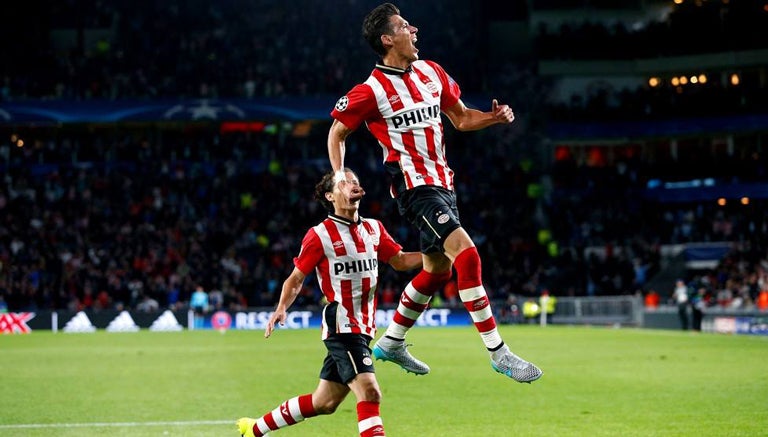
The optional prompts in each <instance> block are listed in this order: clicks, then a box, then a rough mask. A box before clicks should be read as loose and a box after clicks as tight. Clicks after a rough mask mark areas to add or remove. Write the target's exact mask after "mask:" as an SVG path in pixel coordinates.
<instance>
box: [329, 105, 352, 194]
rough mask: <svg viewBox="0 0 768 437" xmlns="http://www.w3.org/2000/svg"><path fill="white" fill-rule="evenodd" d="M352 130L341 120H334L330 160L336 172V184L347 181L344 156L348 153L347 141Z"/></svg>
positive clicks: (330, 134)
mask: <svg viewBox="0 0 768 437" xmlns="http://www.w3.org/2000/svg"><path fill="white" fill-rule="evenodd" d="M351 133H352V129H350V128H348V127H347V126H345V125H344V123H342V122H340V121H339V120H334V121H333V124H332V125H331V129H330V130H329V131H328V159H329V160H330V161H331V168H332V169H333V172H334V182H335V183H336V184H338V183H339V182H343V181H345V180H346V175H345V173H344V154H345V153H346V140H347V137H348V136H349V134H351Z"/></svg>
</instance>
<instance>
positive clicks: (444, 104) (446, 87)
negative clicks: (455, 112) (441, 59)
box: [427, 61, 461, 109]
mask: <svg viewBox="0 0 768 437" xmlns="http://www.w3.org/2000/svg"><path fill="white" fill-rule="evenodd" d="M427 62H428V63H429V65H430V66H431V67H432V68H433V69H434V70H435V72H436V73H437V75H438V77H440V83H442V85H443V93H442V94H441V95H440V109H446V108H450V107H451V106H453V105H455V104H456V102H458V101H459V99H460V98H461V88H460V87H459V84H458V83H456V81H455V80H453V78H452V77H451V76H450V75H449V74H448V73H446V72H445V70H443V67H441V66H440V64H438V63H436V62H433V61H427Z"/></svg>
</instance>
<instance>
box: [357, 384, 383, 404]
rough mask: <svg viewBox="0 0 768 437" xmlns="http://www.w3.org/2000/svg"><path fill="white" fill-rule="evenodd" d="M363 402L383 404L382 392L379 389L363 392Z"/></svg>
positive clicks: (372, 388) (368, 389) (369, 389)
mask: <svg viewBox="0 0 768 437" xmlns="http://www.w3.org/2000/svg"><path fill="white" fill-rule="evenodd" d="M360 400H361V401H368V402H375V403H377V404H380V403H381V390H379V388H378V387H368V388H366V389H365V390H364V391H363V399H360Z"/></svg>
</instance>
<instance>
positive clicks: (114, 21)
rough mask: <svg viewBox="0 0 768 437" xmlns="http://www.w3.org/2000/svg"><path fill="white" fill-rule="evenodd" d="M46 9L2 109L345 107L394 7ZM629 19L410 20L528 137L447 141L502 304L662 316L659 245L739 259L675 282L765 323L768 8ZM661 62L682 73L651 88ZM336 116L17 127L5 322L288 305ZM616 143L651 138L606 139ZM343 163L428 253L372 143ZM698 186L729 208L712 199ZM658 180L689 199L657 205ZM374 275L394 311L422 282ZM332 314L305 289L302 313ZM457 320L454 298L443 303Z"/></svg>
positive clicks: (382, 212)
mask: <svg viewBox="0 0 768 437" xmlns="http://www.w3.org/2000/svg"><path fill="white" fill-rule="evenodd" d="M33 3H34V2H30V4H29V5H26V6H25V5H21V6H20V7H19V9H17V10H16V11H14V12H13V14H16V16H17V17H20V18H23V17H27V19H19V20H15V21H14V20H10V21H11V23H10V24H9V25H8V26H5V29H4V30H2V32H3V38H2V42H0V49H1V50H2V52H1V53H0V55H2V56H3V59H6V60H9V59H12V60H13V62H3V64H2V65H0V110H2V107H3V104H4V103H9V102H13V103H18V102H35V101H50V100H62V101H66V102H74V103H73V104H76V102H82V101H98V100H119V99H142V100H152V99H158V98H209V99H227V98H237V99H259V98H263V97H277V98H279V97H296V96H306V97H317V96H333V98H332V99H331V100H330V102H331V105H332V103H333V102H334V101H335V98H338V97H339V96H341V95H343V94H344V93H345V92H346V91H347V90H348V89H349V88H351V87H352V86H353V85H354V84H356V83H358V82H361V81H363V80H364V79H365V78H366V77H367V75H368V73H369V72H370V70H371V68H372V66H373V64H374V62H375V61H376V58H375V56H374V55H373V53H372V51H371V50H370V49H369V48H368V47H367V45H366V44H365V42H364V41H363V40H362V37H361V36H360V24H361V21H362V17H363V16H364V14H365V13H366V12H367V11H368V10H370V9H371V8H372V7H373V6H375V5H376V4H378V2H372V1H363V0H333V1H326V2H316V1H313V0H290V1H287V2H275V1H268V0H252V1H248V2H245V1H240V0H222V1H217V2H209V1H203V0H169V1H163V2H153V1H147V0H134V1H131V2H127V1H119V0H115V1H107V0H102V1H98V2H84V1H81V0H63V1H51V2H48V3H49V4H48V5H47V8H44V9H43V10H44V11H45V12H44V13H43V14H42V16H41V15H39V14H37V15H34V17H35V19H34V20H32V19H29V17H28V16H27V15H25V14H28V15H31V14H35V13H36V12H35V11H38V9H35V11H32V8H33V7H36V6H33ZM86 3H87V4H86ZM621 3H622V7H617V6H616V4H615V2H611V1H602V2H601V1H595V0H592V1H588V0H581V1H577V0H571V1H562V0H561V1H557V0H548V1H529V2H527V3H526V2H521V5H518V6H514V7H503V8H502V6H503V4H505V2H501V1H487V2H463V1H458V0H447V1H425V2H422V3H420V4H419V5H418V6H416V5H405V4H402V5H399V6H400V7H401V8H402V10H403V15H404V16H405V17H406V18H407V19H408V20H409V21H410V22H411V23H413V24H415V25H416V26H417V27H419V29H420V32H419V47H420V50H421V55H422V57H423V58H426V59H431V60H435V61H437V62H438V63H440V64H441V65H443V66H444V67H445V68H446V70H447V71H448V72H449V73H450V74H451V75H452V76H453V77H454V78H455V79H456V81H457V82H458V83H459V84H460V85H461V87H462V90H463V93H464V94H465V95H466V96H468V101H469V97H470V96H481V97H482V98H483V99H479V100H478V101H479V102H480V104H478V105H477V106H478V107H479V109H484V110H487V109H488V108H489V107H490V98H487V99H485V97H486V96H490V97H493V98H499V99H500V100H501V101H502V102H505V103H508V104H510V106H512V107H513V108H514V110H515V112H516V114H517V117H518V119H517V121H516V122H515V123H514V124H513V125H510V126H496V127H492V128H489V129H486V130H483V131H480V132H474V133H457V132H455V131H454V130H453V128H452V126H450V124H449V123H448V124H446V128H445V129H446V134H447V139H446V142H447V152H448V157H449V162H450V163H451V164H452V167H453V168H454V170H455V172H456V176H457V178H456V189H457V193H458V198H459V210H460V211H461V213H462V217H461V219H462V223H463V225H464V226H465V228H467V229H468V231H469V233H470V234H471V235H472V236H473V239H474V241H475V242H476V244H477V245H478V247H479V250H480V252H481V256H482V259H483V263H484V269H483V272H484V281H485V284H486V287H487V289H488V293H489V296H491V297H492V298H493V299H496V300H504V301H512V300H514V299H516V298H518V297H531V296H539V295H540V294H541V293H542V291H544V290H546V291H548V292H549V293H552V294H553V295H556V296H584V295H589V296H600V295H617V294H641V295H648V294H649V293H651V292H653V293H656V294H659V295H661V298H662V299H663V301H665V302H672V300H671V299H672V292H673V289H674V286H675V284H674V281H668V282H661V283H654V282H653V278H654V277H655V275H657V274H659V273H661V272H662V271H663V270H664V268H665V267H666V264H667V261H665V254H664V247H669V246H675V245H684V244H687V243H701V242H718V241H724V242H729V243H731V244H732V245H731V250H730V251H729V252H728V253H727V254H726V255H725V256H724V257H723V258H722V259H721V260H719V262H718V263H717V265H716V267H712V268H708V269H700V270H695V271H694V270H688V271H687V272H686V274H685V276H686V277H685V281H686V283H688V284H689V286H690V288H691V290H692V291H691V293H692V294H696V295H698V293H699V291H698V290H700V289H703V292H702V296H704V299H706V302H707V304H708V305H711V306H721V307H741V308H746V307H752V306H754V305H755V304H756V301H757V300H758V295H759V294H760V293H761V292H762V291H768V240H767V239H766V235H768V212H766V211H768V208H766V198H768V191H766V190H764V189H763V190H762V191H761V189H760V187H763V186H768V185H761V184H768V172H767V171H768V159H767V158H766V150H765V149H766V147H767V145H766V138H768V137H767V136H766V133H767V132H768V127H767V125H766V124H762V125H761V121H760V120H765V118H759V117H761V116H762V117H765V115H766V114H768V55H767V54H768V2H767V1H765V0H730V1H728V0H720V1H714V0H709V1H708V0H698V1H692V0H684V1H683V0H675V1H672V0H669V1H642V0H637V1H628V2H621ZM499 11H504V12H499ZM579 17H581V18H579ZM605 17H613V18H605ZM616 17H618V18H616ZM622 17H625V19H623V20H622V19H621V18H622ZM19 35H23V38H19ZM518 36H519V37H520V38H519V40H520V41H522V42H519V43H517V45H516V44H515V40H516V39H518V38H517V37H518ZM681 57H682V59H683V61H680V59H681ZM668 59H673V60H675V59H676V60H677V61H675V62H678V63H679V64H680V65H688V66H690V67H689V68H688V71H681V72H680V73H676V72H674V71H672V70H671V69H664V68H660V67H656V68H657V69H656V70H653V65H657V66H658V65H664V64H667V63H669V62H668V61H667V60H668ZM723 59H725V61H723ZM672 63H673V64H674V62H672ZM638 65H639V66H640V67H638ZM643 65H645V67H643ZM648 65H650V66H648ZM627 68H636V69H637V68H639V70H637V71H635V70H633V71H634V72H633V73H632V74H629V73H627V72H626V69H627ZM638 71H639V72H638ZM683 82H685V83H683ZM472 101H473V102H474V101H475V100H474V99H473V100H472ZM483 104H485V105H487V107H480V106H481V105H483ZM330 109H331V107H330V106H329V107H328V112H330ZM0 114H1V113H0ZM329 120H330V118H328V119H325V120H313V121H312V123H311V125H310V126H311V127H310V128H308V129H306V130H305V131H303V132H302V133H301V134H300V135H299V134H296V131H295V130H292V129H288V128H283V126H284V124H283V121H281V120H269V121H268V123H271V124H268V125H269V126H271V128H268V129H262V130H259V131H249V132H240V131H231V130H228V129H224V128H223V124H222V123H220V122H219V121H215V120H214V121H210V122H189V123H184V122H174V123H161V122H158V123H122V124H121V123H112V124H88V123H75V124H66V123H63V124H61V123H60V124H45V125H34V124H23V123H14V122H13V121H9V120H5V122H4V123H3V124H2V125H0V130H1V131H2V134H3V136H2V137H0V169H1V170H2V173H1V174H2V180H0V301H1V302H2V305H3V306H5V307H6V308H7V309H8V310H11V311H22V310H31V311H34V310H36V309H72V310H78V309H94V310H98V309H104V308H109V309H114V308H132V309H142V308H143V309H149V310H152V309H156V308H183V307H185V306H187V305H188V302H189V299H190V296H191V294H192V292H193V291H194V290H195V289H196V288H197V287H198V286H201V287H203V289H204V290H205V291H206V292H207V293H208V295H209V299H210V303H211V306H212V307H215V308H225V309H242V308H245V307H257V306H272V305H274V303H275V302H276V299H277V297H278V296H279V293H280V287H281V284H282V281H283V279H284V278H285V277H286V276H287V275H288V273H289V272H290V270H291V269H292V267H293V264H292V259H293V257H294V256H296V254H297V253H298V249H299V246H300V242H301V239H302V237H303V236H304V233H305V231H306V230H307V229H308V228H309V227H311V226H313V225H314V224H316V223H317V222H319V221H320V220H322V218H323V217H324V215H325V212H324V211H322V209H321V207H320V205H319V204H317V203H316V202H314V201H313V200H312V188H313V187H314V184H315V183H316V182H317V181H318V180H319V178H320V177H321V175H322V174H323V173H324V172H326V171H328V170H329V166H328V161H327V157H326V146H325V144H326V143H325V135H326V133H327V129H328V127H329V126H330V121H329ZM754 120H758V121H754ZM0 121H2V119H0ZM607 122H612V123H614V124H612V125H606V123H607ZM616 123H618V124H616ZM621 123H625V124H621ZM574 126H575V127H574ZM606 126H608V127H606ZM611 126H613V127H611ZM616 126H618V128H617V127H616ZM712 126H715V127H714V128H713V127H712ZM622 127H623V129H624V130H623V131H624V132H626V131H631V132H635V133H637V132H638V131H639V132H640V134H638V135H635V136H631V135H628V134H623V135H619V136H616V135H613V132H615V131H616V129H618V131H619V132H622ZM574 129H576V130H574ZM578 129H581V130H578ZM574 132H576V133H574ZM579 132H581V133H579ZM681 132H682V133H681ZM22 139H23V143H22V142H21V141H20V140H22ZM348 149H349V150H348V159H347V163H348V165H349V166H350V167H352V168H353V169H354V170H355V171H357V172H358V174H359V177H360V180H361V183H362V184H363V186H364V187H365V188H366V191H367V195H366V198H365V199H364V201H363V202H364V203H363V205H362V208H361V213H362V215H364V216H370V217H375V218H378V219H381V220H382V221H383V222H384V224H385V225H386V226H387V228H388V229H389V230H390V232H391V233H392V234H393V236H394V237H395V238H396V239H397V240H398V241H399V242H401V243H402V244H403V245H404V247H405V248H406V249H408V250H416V248H417V241H418V236H417V235H416V234H415V233H414V231H413V229H412V228H411V226H409V225H408V224H407V223H406V222H404V221H403V220H402V219H401V218H400V217H399V215H398V213H397V209H396V207H395V203H394V201H393V200H391V199H390V198H389V197H390V196H389V193H388V181H387V179H386V176H385V173H384V171H383V168H382V165H381V150H380V148H379V146H378V145H376V144H375V142H373V140H372V138H371V137H370V135H368V134H367V133H366V132H363V130H361V131H360V132H358V133H356V134H354V135H353V138H351V140H350V144H349V146H348ZM702 181H703V182H702ZM707 181H711V182H707ZM702 183H703V184H704V185H706V186H709V184H710V183H711V184H712V185H713V186H717V187H721V186H726V187H732V189H726V190H725V191H721V192H720V193H721V194H718V195H710V196H709V197H707V196H705V195H703V194H702V193H704V194H706V192H707V191H706V188H701V187H702V185H701V184H702ZM666 184H680V187H681V190H685V191H680V192H685V193H690V194H688V195H685V196H683V197H678V198H676V199H671V200H670V199H669V198H665V197H664V196H659V195H658V194H654V193H658V192H659V191H658V190H661V189H662V188H659V187H660V186H661V187H665V186H667V185H666ZM691 187H693V188H692V189H691ZM697 187H699V188H701V189H698V190H697ZM734 187H735V188H734ZM738 187H742V188H743V187H748V188H749V187H752V188H751V191H750V193H752V195H751V196H747V195H740V194H739V192H738ZM755 187H757V188H755ZM654 189H655V190H656V191H654ZM761 192H762V195H760V193H761ZM722 193H726V194H722ZM754 193H757V195H755V194H754ZM381 275H382V280H381V287H380V289H379V293H380V294H379V299H380V303H381V304H382V305H388V304H392V303H394V302H396V301H397V298H398V296H399V293H400V291H401V290H402V288H403V287H404V285H405V284H406V283H407V282H408V280H409V279H410V277H411V276H412V273H397V272H394V271H392V270H391V269H387V268H384V269H382V270H381ZM320 297H321V293H320V291H319V290H318V289H317V285H316V281H315V280H314V278H309V279H308V280H307V281H306V282H305V289H304V290H303V292H302V294H301V297H300V299H299V301H298V302H297V304H298V305H306V306H312V305H318V303H319V301H320ZM456 300H457V295H456V289H455V285H454V284H449V286H447V287H446V289H445V290H443V292H442V293H441V295H440V296H439V300H438V302H435V304H436V305H453V304H455V303H456Z"/></svg>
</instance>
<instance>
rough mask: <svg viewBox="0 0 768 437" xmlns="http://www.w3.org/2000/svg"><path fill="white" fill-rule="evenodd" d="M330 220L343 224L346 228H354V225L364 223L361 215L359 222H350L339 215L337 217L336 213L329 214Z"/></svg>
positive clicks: (358, 218) (358, 217)
mask: <svg viewBox="0 0 768 437" xmlns="http://www.w3.org/2000/svg"><path fill="white" fill-rule="evenodd" d="M328 218H329V219H331V220H333V221H335V222H336V223H341V224H342V225H345V226H352V225H355V224H357V225H359V224H360V223H362V222H363V219H362V217H360V216H359V215H358V216H357V222H353V221H352V220H349V219H346V218H344V217H341V216H338V215H336V214H334V213H329V214H328Z"/></svg>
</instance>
